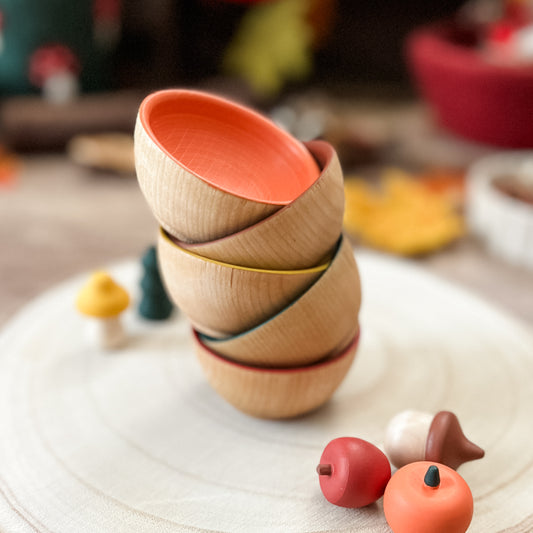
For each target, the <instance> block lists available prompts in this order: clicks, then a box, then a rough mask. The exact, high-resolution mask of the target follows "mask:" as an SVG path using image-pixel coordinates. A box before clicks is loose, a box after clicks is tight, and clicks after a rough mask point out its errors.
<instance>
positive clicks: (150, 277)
mask: <svg viewBox="0 0 533 533" xmlns="http://www.w3.org/2000/svg"><path fill="white" fill-rule="evenodd" d="M142 266H143V269H144V275H143V277H142V279H141V289H142V298H141V302H140V304H139V314H140V315H141V316H142V317H143V318H146V319H148V320H165V319H167V318H168V317H169V316H170V315H171V314H172V310H173V308H174V306H173V305H172V302H171V301H170V300H169V298H168V296H167V293H166V290H165V287H164V285H163V282H162V281H161V276H160V274H159V267H158V262H157V251H156V249H155V246H150V248H148V250H147V251H146V252H145V254H144V255H143V257H142Z"/></svg>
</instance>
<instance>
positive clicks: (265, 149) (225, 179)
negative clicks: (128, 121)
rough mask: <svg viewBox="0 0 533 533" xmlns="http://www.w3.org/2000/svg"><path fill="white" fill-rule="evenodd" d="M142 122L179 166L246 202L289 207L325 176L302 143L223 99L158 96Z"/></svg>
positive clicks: (144, 108)
mask: <svg viewBox="0 0 533 533" xmlns="http://www.w3.org/2000/svg"><path fill="white" fill-rule="evenodd" d="M139 117H140V120H141V123H142V125H143V127H144V129H145V131H146V132H147V133H148V135H149V136H150V138H151V139H152V140H153V141H154V142H155V143H156V144H157V145H158V146H159V147H160V148H161V149H162V150H163V151H164V152H165V153H166V154H167V155H168V156H169V157H171V158H172V159H173V160H174V161H175V162H176V163H177V164H179V165H180V166H181V167H183V168H184V169H186V170H187V171H189V172H190V173H191V174H194V175H195V176H197V177H198V178H200V179H201V180H203V181H205V182H206V183H208V184H209V185H212V186H213V187H216V188H217V189H220V190H222V191H225V192H228V193H230V194H233V195H235V196H239V197H241V198H246V199H248V200H254V201H257V202H262V203H268V204H277V205H286V204H288V203H290V202H292V201H293V200H294V199H295V198H297V197H298V196H299V195H300V194H301V193H303V192H304V191H305V190H306V189H308V188H309V187H310V186H311V185H312V184H313V183H314V182H315V181H316V179H317V178H318V176H319V174H320V171H319V168H318V165H317V163H316V162H315V160H314V159H313V157H312V156H311V154H310V153H309V152H308V150H307V149H306V148H305V146H304V145H303V144H302V143H300V142H299V141H297V140H296V139H294V138H293V137H292V136H291V135H289V134H288V133H286V132H285V131H283V130H281V129H280V128H278V127H277V126H276V125H275V124H273V123H272V122H270V121H269V120H268V119H266V118H265V117H263V116H261V115H260V114H258V113H255V112H254V111H252V110H250V109H247V108H246V107H243V106H240V105H238V104H235V103H233V102H230V101H228V100H225V99H223V98H220V97H216V96H213V95H210V94H207V93H202V92H198V91H189V90H178V89H175V90H166V91H159V92H156V93H153V94H151V95H150V96H148V97H147V98H146V99H145V100H144V101H143V103H142V104H141V108H140V111H139Z"/></svg>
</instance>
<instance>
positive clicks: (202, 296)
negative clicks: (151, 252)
mask: <svg viewBox="0 0 533 533" xmlns="http://www.w3.org/2000/svg"><path fill="white" fill-rule="evenodd" d="M158 254H159V265H160V267H161V274H162V276H163V279H164V281H165V285H166V287H167V289H168V292H169V294H170V296H171V298H172V299H173V301H174V303H175V304H176V305H177V306H178V307H179V308H180V309H181V310H182V311H183V312H184V313H185V314H186V315H187V316H188V317H189V320H190V321H191V322H192V324H193V325H194V326H195V328H196V329H198V330H199V331H201V332H202V333H205V334H207V335H210V336H212V337H225V336H228V335H235V334H237V333H240V332H241V331H246V330H248V329H250V328H252V327H254V326H256V325H258V324H260V323H261V322H263V321H264V320H266V319H267V318H269V317H271V316H273V315H275V314H276V313H278V312H279V311H281V310H282V309H283V308H284V307H286V306H287V305H288V304H289V303H291V302H292V301H294V300H295V299H296V298H297V297H298V296H300V295H301V294H303V293H304V292H305V291H306V290H307V288H308V287H309V286H311V285H312V284H313V283H314V282H315V281H316V280H317V279H318V278H319V277H320V276H321V275H322V273H323V272H324V271H325V270H326V268H327V267H328V264H329V263H327V262H326V263H323V264H321V265H319V266H317V267H314V268H309V269H305V270H263V269H253V268H245V267H241V266H238V265H230V264H228V263H222V262H218V261H212V260H210V259H206V258H204V257H201V256H199V255H196V254H193V253H191V252H188V251H187V250H185V249H183V248H182V247H181V246H179V244H177V243H176V242H175V241H173V240H172V239H171V238H170V237H169V235H168V234H167V233H165V232H164V231H163V230H162V231H160V234H159V240H158Z"/></svg>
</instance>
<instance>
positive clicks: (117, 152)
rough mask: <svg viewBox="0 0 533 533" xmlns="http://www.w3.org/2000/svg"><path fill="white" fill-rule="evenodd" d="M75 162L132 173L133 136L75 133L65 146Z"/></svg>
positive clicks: (120, 172)
mask: <svg viewBox="0 0 533 533" xmlns="http://www.w3.org/2000/svg"><path fill="white" fill-rule="evenodd" d="M67 152H68V155H69V157H70V158H71V159H72V160H73V161H75V162H76V163H77V164H79V165H82V166H85V167H89V168H94V169H98V170H104V171H105V170H111V171H113V172H117V173H119V174H134V173H135V161H134V158H133V136H132V135H131V134H129V133H99V134H94V135H76V136H75V137H74V138H72V139H71V140H70V141H69V143H68V146H67Z"/></svg>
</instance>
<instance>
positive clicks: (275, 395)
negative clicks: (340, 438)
mask: <svg viewBox="0 0 533 533" xmlns="http://www.w3.org/2000/svg"><path fill="white" fill-rule="evenodd" d="M358 339H359V337H358V336H357V337H355V338H354V339H353V340H352V342H351V343H350V345H349V346H348V347H347V348H346V349H345V350H344V351H343V352H342V353H340V354H338V355H336V356H333V357H331V358H328V359H326V360H324V361H322V362H320V363H317V364H314V365H309V366H303V367H299V368H293V369H264V368H261V369H259V368H254V367H248V366H243V365H239V364H237V363H235V362H232V361H229V360H227V359H224V358H223V357H221V356H219V355H217V354H215V353H214V352H212V351H211V350H210V349H209V348H207V347H206V346H205V345H204V344H202V343H201V341H200V340H199V337H198V335H197V334H195V347H196V355H197V357H198V360H199V361H200V364H201V366H202V368H203V371H204V373H205V375H206V378H207V380H208V382H209V383H210V385H211V386H212V387H213V388H214V389H215V391H216V392H217V393H218V394H220V396H222V397H223V398H224V399H225V400H226V401H228V402H229V403H230V404H231V405H233V406H234V407H236V408H237V409H239V410H241V411H243V412H244V413H247V414H249V415H252V416H255V417H258V418H270V419H280V418H292V417H296V416H299V415H302V414H304V413H307V412H309V411H312V410H314V409H317V408H318V407H320V406H321V405H323V404H324V403H325V402H327V401H328V400H329V399H330V398H331V396H332V395H333V393H334V392H335V390H336V389H337V388H338V386H339V385H340V384H341V382H342V380H343V379H344V377H345V376H346V374H347V373H348V370H349V369H350V366H351V364H352V362H353V360H354V357H355V353H356V351H357V345H358Z"/></svg>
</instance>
